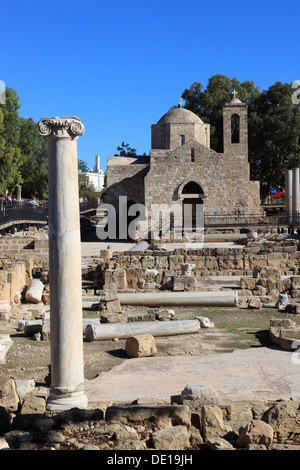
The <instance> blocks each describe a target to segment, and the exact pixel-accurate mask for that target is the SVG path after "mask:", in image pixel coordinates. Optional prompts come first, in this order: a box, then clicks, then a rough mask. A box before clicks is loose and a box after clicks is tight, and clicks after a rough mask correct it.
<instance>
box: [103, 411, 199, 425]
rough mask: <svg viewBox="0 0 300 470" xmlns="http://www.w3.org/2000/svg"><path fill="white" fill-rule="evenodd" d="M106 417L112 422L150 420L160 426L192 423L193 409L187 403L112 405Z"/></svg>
mask: <svg viewBox="0 0 300 470" xmlns="http://www.w3.org/2000/svg"><path fill="white" fill-rule="evenodd" d="M105 419H106V420H107V421H109V422H111V423H121V424H130V423H136V422H141V423H143V422H149V423H152V424H153V425H155V426H158V427H159V428H164V427H172V426H179V425H183V426H186V427H187V428H188V429H189V428H190V425H191V411H190V409H189V407H188V406H185V405H169V406H135V405H129V406H110V407H108V408H107V409H106V414H105Z"/></svg>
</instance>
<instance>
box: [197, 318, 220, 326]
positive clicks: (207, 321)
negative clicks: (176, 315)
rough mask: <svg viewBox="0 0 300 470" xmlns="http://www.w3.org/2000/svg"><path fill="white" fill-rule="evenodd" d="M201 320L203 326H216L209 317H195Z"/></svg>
mask: <svg viewBox="0 0 300 470" xmlns="http://www.w3.org/2000/svg"><path fill="white" fill-rule="evenodd" d="M195 318H196V319H197V320H199V322H200V325H201V328H214V327H215V324H214V322H212V321H211V320H210V319H209V318H207V317H195Z"/></svg>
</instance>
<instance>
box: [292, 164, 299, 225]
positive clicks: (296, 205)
mask: <svg viewBox="0 0 300 470" xmlns="http://www.w3.org/2000/svg"><path fill="white" fill-rule="evenodd" d="M299 184H300V182H299V168H293V207H292V209H293V217H294V218H295V219H296V217H297V215H298V213H299V211H300V187H299Z"/></svg>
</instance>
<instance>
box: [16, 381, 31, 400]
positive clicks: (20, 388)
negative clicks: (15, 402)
mask: <svg viewBox="0 0 300 470" xmlns="http://www.w3.org/2000/svg"><path fill="white" fill-rule="evenodd" d="M15 382H16V390H17V394H18V395H19V397H20V398H24V397H25V395H27V393H30V392H32V391H33V390H34V388H35V381H34V380H33V379H31V380H26V379H24V380H16V381H15Z"/></svg>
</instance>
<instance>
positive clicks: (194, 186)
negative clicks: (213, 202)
mask: <svg viewBox="0 0 300 470" xmlns="http://www.w3.org/2000/svg"><path fill="white" fill-rule="evenodd" d="M182 194H203V189H202V188H201V186H200V185H199V184H198V183H195V181H190V182H189V183H187V184H186V185H185V187H184V188H183V190H182Z"/></svg>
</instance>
